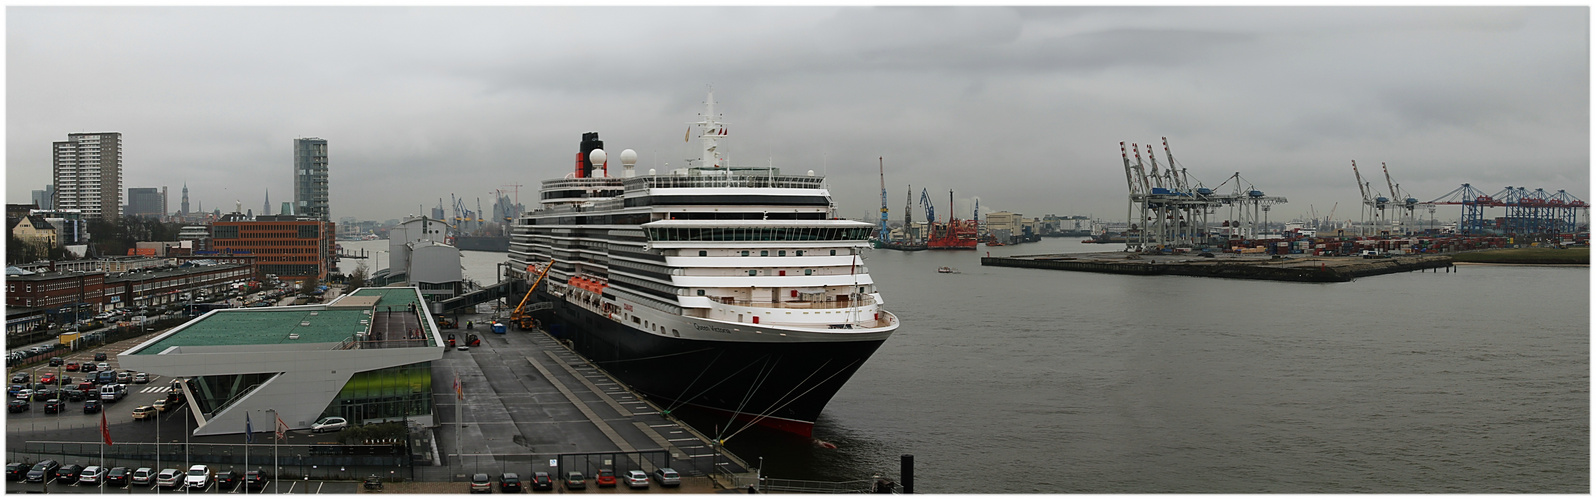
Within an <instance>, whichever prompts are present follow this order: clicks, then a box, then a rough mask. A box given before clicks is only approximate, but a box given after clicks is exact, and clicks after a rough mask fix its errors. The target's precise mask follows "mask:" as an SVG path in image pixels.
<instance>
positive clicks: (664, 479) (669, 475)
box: [654, 468, 682, 486]
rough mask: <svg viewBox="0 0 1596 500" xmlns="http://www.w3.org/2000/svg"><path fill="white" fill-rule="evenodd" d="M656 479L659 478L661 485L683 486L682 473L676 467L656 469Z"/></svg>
mask: <svg viewBox="0 0 1596 500" xmlns="http://www.w3.org/2000/svg"><path fill="white" fill-rule="evenodd" d="M654 479H657V480H659V485H660V486H681V485H682V476H681V475H680V474H677V473H676V469H671V468H662V469H654Z"/></svg>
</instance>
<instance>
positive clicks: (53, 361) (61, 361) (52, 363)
mask: <svg viewBox="0 0 1596 500" xmlns="http://www.w3.org/2000/svg"><path fill="white" fill-rule="evenodd" d="M64 364H66V360H64V359H61V357H60V356H55V357H52V358H50V366H61V365H64Z"/></svg>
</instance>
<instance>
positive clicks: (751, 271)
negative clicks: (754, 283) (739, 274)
mask: <svg viewBox="0 0 1596 500" xmlns="http://www.w3.org/2000/svg"><path fill="white" fill-rule="evenodd" d="M748 275H749V276H759V270H758V269H749V270H748Z"/></svg>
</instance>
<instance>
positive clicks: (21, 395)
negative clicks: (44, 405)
mask: <svg viewBox="0 0 1596 500" xmlns="http://www.w3.org/2000/svg"><path fill="white" fill-rule="evenodd" d="M17 399H19V400H22V401H33V389H23V390H20V391H17Z"/></svg>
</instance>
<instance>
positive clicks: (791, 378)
mask: <svg viewBox="0 0 1596 500" xmlns="http://www.w3.org/2000/svg"><path fill="white" fill-rule="evenodd" d="M539 295H543V294H542V293H541V292H540V293H539ZM544 300H550V301H553V302H554V303H555V304H558V305H557V306H556V307H555V308H554V309H552V310H545V311H540V312H538V313H536V315H537V316H539V320H540V321H542V322H543V324H544V325H545V326H544V327H545V329H547V330H548V332H549V333H550V335H553V336H554V337H555V338H557V339H561V340H567V341H569V342H570V345H571V346H572V348H574V349H575V350H576V351H577V352H579V353H581V354H582V355H583V356H585V357H587V358H588V359H589V360H592V361H593V362H594V363H595V364H597V365H598V366H599V367H601V368H603V369H604V370H605V371H607V372H609V373H610V374H611V375H613V376H615V377H616V378H617V379H619V380H620V381H621V382H622V383H625V384H627V385H628V386H630V387H631V388H632V389H633V390H635V391H637V392H639V393H641V394H643V395H644V396H647V397H648V398H649V399H651V400H653V401H654V402H655V403H657V404H659V405H660V406H661V407H662V408H665V409H666V410H667V411H669V410H672V409H675V408H678V407H680V406H681V405H693V406H697V407H700V408H704V409H707V410H710V411H713V412H716V413H720V414H723V415H729V416H731V417H733V418H734V419H735V420H738V421H741V422H743V424H741V425H760V426H765V427H770V428H774V429H778V430H781V431H785V432H790V433H793V434H798V435H801V436H809V435H810V434H811V432H812V429H813V427H814V422H815V419H816V418H817V417H819V415H820V412H821V410H822V409H824V408H825V406H826V403H827V402H829V401H830V400H831V397H832V396H833V395H835V394H836V393H837V391H838V390H840V389H841V388H842V386H843V384H845V383H846V382H847V381H848V379H849V377H852V376H853V374H854V372H855V371H857V370H858V369H859V367H860V366H861V365H863V364H864V362H865V360H867V359H869V358H870V355H871V354H873V353H874V352H875V351H876V349H877V348H878V347H880V346H881V344H882V343H883V342H885V340H884V339H879V340H868V341H840V342H803V343H777V342H725V341H709V340H697V339H685V338H672V337H665V336H660V335H655V334H650V333H648V332H646V331H643V330H639V329H636V328H632V327H629V326H627V325H625V324H622V323H619V322H616V321H612V320H610V319H609V318H606V317H604V316H601V315H599V314H597V313H594V312H592V311H589V310H587V309H584V308H581V307H577V306H575V305H572V304H569V303H566V302H564V301H563V300H561V299H558V298H554V297H544ZM727 430H729V429H725V428H723V429H722V431H723V432H724V431H727ZM730 430H732V431H734V429H730Z"/></svg>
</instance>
